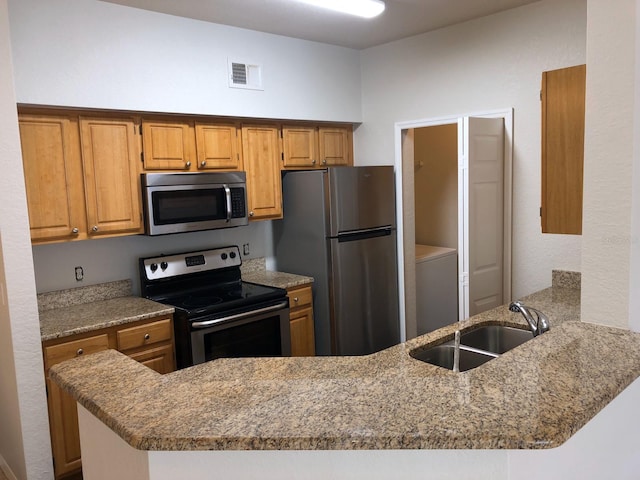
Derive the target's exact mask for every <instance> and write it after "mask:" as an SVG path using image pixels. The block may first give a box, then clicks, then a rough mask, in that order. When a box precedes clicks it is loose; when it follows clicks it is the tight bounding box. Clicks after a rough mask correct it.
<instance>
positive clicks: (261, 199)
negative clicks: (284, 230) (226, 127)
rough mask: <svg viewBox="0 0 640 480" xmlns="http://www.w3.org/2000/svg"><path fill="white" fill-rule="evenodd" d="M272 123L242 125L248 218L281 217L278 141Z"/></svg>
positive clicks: (276, 132) (277, 135) (276, 129)
mask: <svg viewBox="0 0 640 480" xmlns="http://www.w3.org/2000/svg"><path fill="white" fill-rule="evenodd" d="M279 139H280V137H279V134H278V128H276V127H275V126H243V127H242V147H243V148H242V150H243V162H244V169H245V171H246V172H247V198H248V203H249V217H250V218H251V219H252V220H259V219H268V218H281V217H282V179H281V178H280V166H279V158H280V143H279Z"/></svg>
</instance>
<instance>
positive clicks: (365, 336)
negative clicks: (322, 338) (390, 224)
mask: <svg viewBox="0 0 640 480" xmlns="http://www.w3.org/2000/svg"><path fill="white" fill-rule="evenodd" d="M385 233H386V234H385V235H383V236H373V237H369V238H361V239H356V238H355V237H352V238H350V239H349V240H348V241H340V239H337V238H334V239H331V241H330V249H331V260H332V261H331V264H332V268H331V285H330V291H331V303H332V307H333V308H332V309H331V310H332V314H331V330H332V334H333V335H332V340H333V342H332V353H333V354H335V355H366V354H369V353H373V352H377V351H379V350H382V349H384V348H387V347H390V346H392V345H395V344H397V343H399V342H400V325H399V320H398V285H397V278H398V275H397V263H396V232H395V230H386V231H385Z"/></svg>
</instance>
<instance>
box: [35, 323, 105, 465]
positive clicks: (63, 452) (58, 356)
mask: <svg viewBox="0 0 640 480" xmlns="http://www.w3.org/2000/svg"><path fill="white" fill-rule="evenodd" d="M108 348H109V339H108V336H107V335H106V334H104V335H96V336H93V337H89V338H84V339H81V340H75V341H71V342H66V343H62V344H59V345H53V346H48V347H45V348H44V359H45V369H46V371H47V372H48V371H49V368H50V367H51V366H52V365H55V364H57V363H60V362H62V361H64V360H69V359H71V358H74V357H76V356H78V355H87V354H90V353H93V352H99V351H101V350H106V349H108ZM48 377H49V376H48V375H47V380H46V384H47V394H48V397H47V400H48V408H49V429H50V431H51V448H52V451H53V458H54V461H55V462H54V463H55V476H56V478H59V477H61V476H63V475H65V474H67V473H70V472H74V471H77V470H79V469H80V468H81V459H80V435H79V433H78V409H77V405H76V401H75V400H74V399H73V398H72V397H71V396H70V395H68V394H67V393H65V392H64V391H63V390H62V389H60V388H59V387H58V386H57V385H56V384H55V383H53V382H52V381H51V380H49V378H48Z"/></svg>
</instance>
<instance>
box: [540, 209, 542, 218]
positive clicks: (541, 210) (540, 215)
mask: <svg viewBox="0 0 640 480" xmlns="http://www.w3.org/2000/svg"><path fill="white" fill-rule="evenodd" d="M540 216H541V217H542V207H540Z"/></svg>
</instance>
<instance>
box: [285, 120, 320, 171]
mask: <svg viewBox="0 0 640 480" xmlns="http://www.w3.org/2000/svg"><path fill="white" fill-rule="evenodd" d="M317 143H318V141H317V130H316V128H315V127H301V126H284V127H282V153H283V155H282V167H283V168H311V167H314V166H316V165H317V163H318V162H317V160H318V152H317V148H316V145H317Z"/></svg>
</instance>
